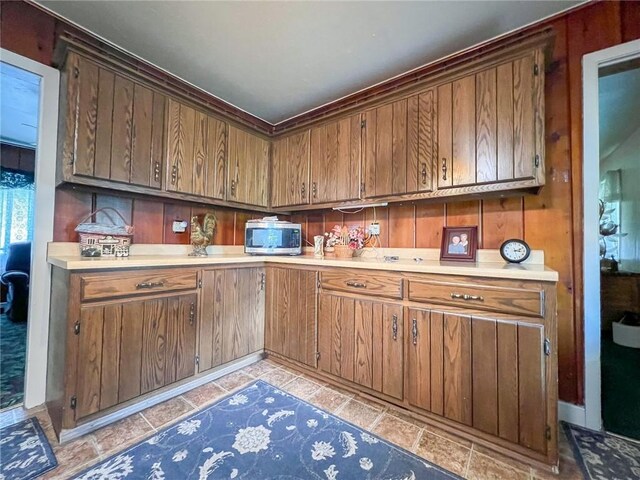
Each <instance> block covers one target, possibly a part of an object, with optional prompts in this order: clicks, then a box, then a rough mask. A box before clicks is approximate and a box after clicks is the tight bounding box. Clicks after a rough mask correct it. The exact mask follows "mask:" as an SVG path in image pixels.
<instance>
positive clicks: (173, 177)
mask: <svg viewBox="0 0 640 480" xmlns="http://www.w3.org/2000/svg"><path fill="white" fill-rule="evenodd" d="M177 179H178V167H177V165H174V166H173V167H171V185H175V184H176V180H177Z"/></svg>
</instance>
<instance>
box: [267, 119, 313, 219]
mask: <svg viewBox="0 0 640 480" xmlns="http://www.w3.org/2000/svg"><path fill="white" fill-rule="evenodd" d="M309 147H310V144H309V131H304V132H301V133H298V134H296V135H292V136H290V137H286V138H282V139H279V140H277V141H275V142H273V144H272V152H271V162H272V164H271V172H272V183H271V206H273V207H284V206H290V205H306V204H308V203H309V190H310V188H309Z"/></svg>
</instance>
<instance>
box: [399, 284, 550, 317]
mask: <svg viewBox="0 0 640 480" xmlns="http://www.w3.org/2000/svg"><path fill="white" fill-rule="evenodd" d="M409 300H413V301H415V302H429V303H439V304H445V305H455V306H457V307H464V308H478V309H483V310H494V311H497V312H504V313H516V314H522V315H535V316H537V317H543V316H544V291H543V290H541V289H536V288H531V289H527V288H510V287H494V286H484V285H474V284H471V283H454V282H436V281H430V282H425V281H420V282H417V281H410V282H409Z"/></svg>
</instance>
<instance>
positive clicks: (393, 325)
mask: <svg viewBox="0 0 640 480" xmlns="http://www.w3.org/2000/svg"><path fill="white" fill-rule="evenodd" d="M391 318H392V322H391V331H392V333H393V339H394V340H397V339H398V315H395V314H394V315H393V317H391Z"/></svg>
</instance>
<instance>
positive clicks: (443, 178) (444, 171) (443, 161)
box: [442, 158, 447, 180]
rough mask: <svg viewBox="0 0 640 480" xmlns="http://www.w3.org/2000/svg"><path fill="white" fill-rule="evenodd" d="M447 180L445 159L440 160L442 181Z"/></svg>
mask: <svg viewBox="0 0 640 480" xmlns="http://www.w3.org/2000/svg"><path fill="white" fill-rule="evenodd" d="M446 179H447V159H446V158H443V159H442V180H446Z"/></svg>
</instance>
